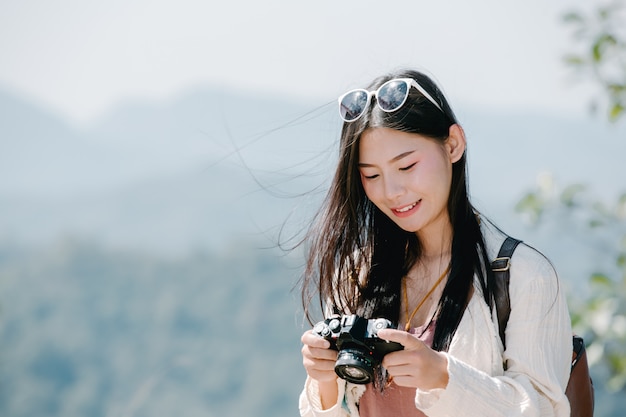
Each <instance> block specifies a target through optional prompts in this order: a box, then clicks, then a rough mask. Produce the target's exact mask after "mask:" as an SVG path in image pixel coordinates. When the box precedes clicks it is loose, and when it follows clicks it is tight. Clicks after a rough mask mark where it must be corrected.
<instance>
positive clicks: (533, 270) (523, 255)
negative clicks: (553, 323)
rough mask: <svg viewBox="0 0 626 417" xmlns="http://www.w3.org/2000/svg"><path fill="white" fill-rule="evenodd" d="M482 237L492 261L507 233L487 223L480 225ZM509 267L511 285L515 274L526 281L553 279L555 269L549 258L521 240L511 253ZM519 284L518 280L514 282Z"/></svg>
mask: <svg viewBox="0 0 626 417" xmlns="http://www.w3.org/2000/svg"><path fill="white" fill-rule="evenodd" d="M482 232H483V238H484V240H485V246H486V249H487V254H488V256H489V258H490V261H493V260H494V259H496V257H497V256H498V252H499V251H500V247H501V246H502V243H503V242H504V240H505V239H506V238H507V236H508V235H507V234H506V233H504V232H503V231H501V230H500V229H498V228H497V227H495V226H494V225H492V224H487V225H484V226H483V227H482ZM510 267H511V285H513V284H514V283H513V281H518V280H516V279H515V280H514V278H516V277H517V276H523V277H525V278H524V279H523V280H524V281H525V282H528V281H530V280H533V279H549V280H551V281H552V280H555V277H556V271H555V269H554V266H553V265H552V263H551V262H550V260H549V259H548V258H547V257H546V256H545V255H544V254H543V253H542V252H540V251H539V250H537V249H536V248H534V247H533V246H531V245H530V244H527V243H526V242H521V243H520V244H519V245H518V246H517V248H516V249H515V252H514V253H513V255H512V257H511V261H510ZM516 283H517V284H520V282H516Z"/></svg>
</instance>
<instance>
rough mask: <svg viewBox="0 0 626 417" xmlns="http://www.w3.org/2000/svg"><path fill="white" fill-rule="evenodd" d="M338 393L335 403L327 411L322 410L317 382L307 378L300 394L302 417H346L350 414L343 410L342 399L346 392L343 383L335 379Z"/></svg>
mask: <svg viewBox="0 0 626 417" xmlns="http://www.w3.org/2000/svg"><path fill="white" fill-rule="evenodd" d="M337 384H338V388H339V389H338V391H339V394H338V396H337V403H336V404H335V405H334V406H333V407H331V408H329V409H327V410H322V402H321V399H320V394H319V389H318V386H317V382H316V381H315V380H314V379H311V378H308V377H307V379H306V382H305V384H304V389H303V390H302V393H301V394H300V401H299V408H300V416H302V417H347V416H349V415H350V414H349V413H348V411H347V410H346V408H345V405H344V398H345V392H346V383H345V381H343V380H341V379H339V378H337Z"/></svg>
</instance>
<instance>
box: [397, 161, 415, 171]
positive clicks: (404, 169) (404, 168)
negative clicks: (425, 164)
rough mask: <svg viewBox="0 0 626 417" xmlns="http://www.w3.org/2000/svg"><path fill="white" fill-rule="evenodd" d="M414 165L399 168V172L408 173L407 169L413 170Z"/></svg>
mask: <svg viewBox="0 0 626 417" xmlns="http://www.w3.org/2000/svg"><path fill="white" fill-rule="evenodd" d="M416 164H417V162H413V163H412V164H411V165H409V166H407V167H403V168H400V171H408V170H409V169H411V168H413V167H414V166H415V165H416Z"/></svg>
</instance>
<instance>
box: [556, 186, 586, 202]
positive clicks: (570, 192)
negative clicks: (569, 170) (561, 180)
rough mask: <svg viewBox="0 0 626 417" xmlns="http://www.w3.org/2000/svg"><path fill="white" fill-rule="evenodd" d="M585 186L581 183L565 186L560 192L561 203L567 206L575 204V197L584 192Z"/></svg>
mask: <svg viewBox="0 0 626 417" xmlns="http://www.w3.org/2000/svg"><path fill="white" fill-rule="evenodd" d="M585 189H586V187H585V186H584V185H582V184H573V185H569V186H567V187H566V188H565V189H564V190H563V192H562V193H561V203H563V204H564V205H565V206H567V207H572V206H574V205H575V204H576V201H575V200H576V197H577V196H578V195H579V194H581V193H582V192H584V191H585Z"/></svg>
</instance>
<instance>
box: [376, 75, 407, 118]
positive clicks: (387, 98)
mask: <svg viewBox="0 0 626 417" xmlns="http://www.w3.org/2000/svg"><path fill="white" fill-rule="evenodd" d="M408 94H409V85H408V84H407V83H406V82H405V81H401V80H391V81H387V82H386V83H385V84H383V85H382V86H381V87H380V89H379V90H378V94H377V100H378V106H379V107H380V108H381V109H383V110H384V111H386V112H391V111H395V110H398V109H399V108H400V107H402V105H403V104H404V102H405V101H406V98H407V96H408Z"/></svg>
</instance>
